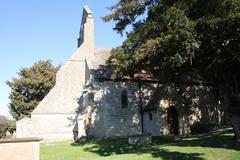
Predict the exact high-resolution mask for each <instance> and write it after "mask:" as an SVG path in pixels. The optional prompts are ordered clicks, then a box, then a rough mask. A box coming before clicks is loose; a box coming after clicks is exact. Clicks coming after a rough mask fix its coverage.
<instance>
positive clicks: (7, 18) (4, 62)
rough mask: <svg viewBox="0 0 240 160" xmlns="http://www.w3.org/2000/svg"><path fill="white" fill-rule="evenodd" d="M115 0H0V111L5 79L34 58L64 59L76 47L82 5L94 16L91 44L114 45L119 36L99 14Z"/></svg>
mask: <svg viewBox="0 0 240 160" xmlns="http://www.w3.org/2000/svg"><path fill="white" fill-rule="evenodd" d="M116 1H117V0H68V1H66V0H0V60H1V63H0V115H6V116H7V117H9V118H10V115H9V113H8V107H7V105H8V103H9V100H8V96H9V92H10V89H9V87H8V86H7V85H6V84H5V82H6V81H7V80H10V79H11V78H12V77H16V76H17V74H16V72H18V70H19V69H20V68H21V67H29V66H31V65H32V64H33V63H34V62H36V61H38V60H46V59H51V60H52V61H53V64H55V65H58V64H62V63H64V62H65V61H66V60H67V59H68V57H70V56H71V54H72V53H73V52H74V50H75V49H76V47H77V38H78V34H79V28H80V22H81V16H82V8H83V6H84V5H85V4H87V5H88V6H89V8H90V10H91V11H92V12H93V16H94V20H95V46H96V47H115V46H118V45H120V44H121V43H122V41H123V40H124V37H121V36H120V35H119V34H117V33H116V32H115V31H113V30H112V28H113V26H114V23H113V22H111V23H104V22H103V21H102V20H101V17H102V16H104V15H106V14H107V13H109V11H108V10H107V7H109V6H111V5H113V4H114V3H115V2H116Z"/></svg>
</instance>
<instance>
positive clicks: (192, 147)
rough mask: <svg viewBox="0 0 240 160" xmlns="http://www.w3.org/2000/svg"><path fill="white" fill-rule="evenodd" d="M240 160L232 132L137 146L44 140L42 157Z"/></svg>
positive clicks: (119, 142)
mask: <svg viewBox="0 0 240 160" xmlns="http://www.w3.org/2000/svg"><path fill="white" fill-rule="evenodd" d="M101 159H106V160H110V159H114V160H128V159H129V160H146V159H147V160H155V159H158V160H205V159H207V160H240V143H239V142H235V141H234V140H233V134H232V132H230V131H225V132H215V133H214V132H213V133H209V134H207V135H202V136H192V137H190V138H186V139H184V140H181V141H174V140H173V138H172V137H158V138H153V144H151V145H141V146H133V145H129V144H128V143H127V139H115V140H100V141H90V142H87V143H85V144H78V143H74V142H70V141H69V142H52V143H42V144H41V151H40V160H101Z"/></svg>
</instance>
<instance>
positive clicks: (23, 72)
mask: <svg viewBox="0 0 240 160" xmlns="http://www.w3.org/2000/svg"><path fill="white" fill-rule="evenodd" d="M58 69H59V67H54V66H53V65H52V64H51V61H50V60H46V61H38V62H36V63H34V64H33V65H32V66H31V67H29V68H21V69H20V71H19V72H18V76H19V77H18V78H12V80H10V81H7V82H6V83H7V84H8V86H9V87H10V88H11V93H10V96H9V98H10V103H9V108H10V113H11V115H12V116H13V118H14V119H16V120H19V119H21V118H23V117H29V116H30V113H31V112H32V111H33V110H34V109H35V107H36V106H37V105H38V103H39V102H40V101H41V100H42V99H43V98H44V97H45V96H46V94H47V93H48V92H49V91H50V89H51V88H52V87H53V86H54V84H55V79H56V72H57V71H58Z"/></svg>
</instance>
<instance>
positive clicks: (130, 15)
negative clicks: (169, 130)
mask: <svg viewBox="0 0 240 160" xmlns="http://www.w3.org/2000/svg"><path fill="white" fill-rule="evenodd" d="M110 10H111V13H110V14H109V15H107V16H105V17H104V20H105V21H110V20H113V21H115V22H116V25H115V27H114V30H116V31H117V32H119V33H121V34H123V33H124V31H126V27H127V26H131V28H132V30H131V31H130V32H126V34H127V39H126V40H125V41H124V42H123V44H122V45H121V46H119V47H117V48H115V49H113V51H112V56H111V57H110V59H109V63H110V64H111V65H113V70H114V72H113V77H116V75H119V74H123V75H127V76H134V73H137V72H141V71H142V70H145V71H147V72H149V73H151V74H152V75H153V76H158V75H159V74H160V73H161V72H164V74H165V78H166V80H167V81H168V82H176V80H178V79H179V77H180V75H186V74H192V73H196V74H200V75H201V76H202V77H204V78H205V79H207V80H208V81H211V82H213V83H214V84H216V86H218V87H219V86H220V87H219V88H221V90H222V91H224V92H225V93H227V95H231V94H236V93H238V92H239V88H240V70H239V68H240V1H239V0H119V1H118V3H117V4H115V5H113V6H112V7H111V8H110ZM221 93H223V92H221ZM238 130H239V129H238ZM239 131H240V130H239ZM239 133H240V132H239ZM239 136H240V135H239ZM239 138H240V137H239Z"/></svg>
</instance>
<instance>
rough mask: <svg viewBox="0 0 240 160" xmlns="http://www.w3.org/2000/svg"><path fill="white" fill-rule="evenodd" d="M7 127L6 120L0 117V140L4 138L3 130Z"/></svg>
mask: <svg viewBox="0 0 240 160" xmlns="http://www.w3.org/2000/svg"><path fill="white" fill-rule="evenodd" d="M6 125H7V118H6V117H5V116H0V138H3V137H4V136H5V129H6Z"/></svg>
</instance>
